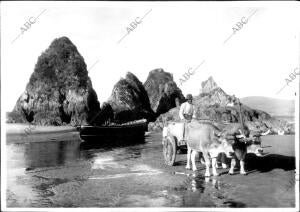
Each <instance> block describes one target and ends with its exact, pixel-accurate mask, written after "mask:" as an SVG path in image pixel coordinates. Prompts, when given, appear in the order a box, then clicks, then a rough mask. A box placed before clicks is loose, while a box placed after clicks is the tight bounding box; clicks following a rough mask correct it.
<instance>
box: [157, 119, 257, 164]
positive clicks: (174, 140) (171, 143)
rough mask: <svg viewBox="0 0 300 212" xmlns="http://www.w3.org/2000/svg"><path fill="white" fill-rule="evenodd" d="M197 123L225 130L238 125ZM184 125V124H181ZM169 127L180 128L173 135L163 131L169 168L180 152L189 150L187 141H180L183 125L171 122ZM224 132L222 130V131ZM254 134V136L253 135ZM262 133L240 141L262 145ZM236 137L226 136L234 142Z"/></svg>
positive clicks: (166, 129)
mask: <svg viewBox="0 0 300 212" xmlns="http://www.w3.org/2000/svg"><path fill="white" fill-rule="evenodd" d="M197 121H200V122H202V123H210V124H212V125H214V126H216V127H217V128H219V129H220V130H221V129H224V128H228V127H229V128H231V127H233V125H232V124H236V123H230V122H217V121H214V120H207V119H201V120H200V119H198V120H197ZM181 124H183V123H181ZM169 125H174V126H175V127H176V125H177V126H178V130H174V131H173V133H169V132H168V128H167V127H164V129H163V139H162V145H163V156H164V160H165V164H166V165H168V166H173V165H174V163H175V161H176V155H177V153H178V152H180V151H181V150H182V149H187V141H186V140H179V139H178V138H179V137H182V136H181V135H180V134H181V133H182V130H181V129H182V125H180V124H179V122H169V123H168V126H169ZM221 131H222V130H221ZM252 133H253V134H252ZM261 135H262V134H261V133H258V132H251V136H250V135H249V136H250V137H247V138H241V139H240V141H242V142H244V143H245V144H246V143H248V144H256V145H259V146H260V144H261V138H260V137H261ZM234 138H235V137H234V135H231V134H228V135H226V139H227V140H234Z"/></svg>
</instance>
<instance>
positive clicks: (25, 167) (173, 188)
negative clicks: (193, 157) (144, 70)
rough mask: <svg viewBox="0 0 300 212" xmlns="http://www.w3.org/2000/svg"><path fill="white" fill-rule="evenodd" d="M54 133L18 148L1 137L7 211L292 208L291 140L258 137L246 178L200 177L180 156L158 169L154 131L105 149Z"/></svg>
mask: <svg viewBox="0 0 300 212" xmlns="http://www.w3.org/2000/svg"><path fill="white" fill-rule="evenodd" d="M54 134H55V136H58V137H57V139H58V140H55V141H54V140H53V141H49V140H48V141H46V140H47V139H46V138H42V137H35V138H33V140H34V141H39V139H44V140H45V142H25V143H24V142H23V143H22V142H21V143H15V141H16V139H15V138H14V137H10V136H12V135H10V136H8V142H7V155H8V161H7V165H8V172H7V180H8V181H7V185H8V188H7V205H8V207H294V206H295V186H294V182H295V181H294V176H295V174H294V169H295V152H294V138H295V137H294V136H265V137H263V146H264V147H265V148H264V151H265V152H268V153H269V154H267V155H265V156H264V157H261V158H257V157H254V156H251V155H249V156H248V157H247V164H246V169H247V171H248V172H249V173H248V175H246V176H242V175H240V174H239V173H238V170H236V174H235V175H233V176H230V175H228V174H227V173H228V169H219V170H218V171H219V173H221V176H219V177H210V178H205V177H204V169H205V167H204V166H203V165H201V164H200V163H199V162H198V163H197V167H198V169H199V170H198V171H196V172H193V171H190V170H185V163H186V155H185V154H179V155H178V157H177V159H176V164H175V166H172V167H169V166H166V165H164V160H163V155H162V145H161V133H151V134H149V135H148V136H146V139H145V141H144V143H141V144H136V145H132V146H127V147H111V148H101V146H99V145H95V144H93V145H91V144H87V143H81V141H80V139H79V137H78V132H69V133H66V134H72V136H74V138H72V136H70V135H68V136H70V137H71V139H64V140H59V137H61V138H62V137H64V136H62V135H56V134H60V133H54ZM62 134H65V132H63V133H62ZM32 136H33V137H34V136H38V135H37V134H36V135H32ZM53 136H54V135H53ZM76 136H77V137H76ZM46 137H47V136H46ZM64 138H65V137H64ZM10 139H12V140H14V142H12V141H10Z"/></svg>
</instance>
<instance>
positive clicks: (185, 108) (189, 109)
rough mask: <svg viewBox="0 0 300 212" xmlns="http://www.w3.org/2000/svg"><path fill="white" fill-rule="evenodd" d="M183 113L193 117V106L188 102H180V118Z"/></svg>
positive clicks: (194, 115)
mask: <svg viewBox="0 0 300 212" xmlns="http://www.w3.org/2000/svg"><path fill="white" fill-rule="evenodd" d="M183 114H188V115H193V118H196V113H195V106H194V105H192V104H190V103H188V102H185V103H182V104H181V106H180V110H179V117H180V119H181V120H183V119H184V116H183Z"/></svg>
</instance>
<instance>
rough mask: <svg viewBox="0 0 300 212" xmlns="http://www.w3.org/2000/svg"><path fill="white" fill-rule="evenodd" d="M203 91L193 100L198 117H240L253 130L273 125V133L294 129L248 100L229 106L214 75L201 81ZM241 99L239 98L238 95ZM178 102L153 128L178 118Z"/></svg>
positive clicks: (230, 119) (227, 120)
mask: <svg viewBox="0 0 300 212" xmlns="http://www.w3.org/2000/svg"><path fill="white" fill-rule="evenodd" d="M201 87H202V88H201V93H200V94H199V95H198V96H194V100H193V104H194V106H195V108H196V118H197V119H202V120H203V119H204V120H211V121H214V122H218V123H221V122H222V123H228V124H231V125H232V124H234V123H240V122H241V119H243V121H244V122H245V124H246V125H247V126H248V128H249V129H250V130H251V131H260V132H265V131H267V130H268V129H270V131H271V133H277V132H278V130H283V131H285V132H286V133H294V132H295V129H294V125H293V124H289V123H288V122H287V121H285V120H280V119H277V118H275V117H272V116H271V115H270V114H268V113H267V112H265V111H262V110H258V109H252V108H251V107H248V106H247V105H245V104H243V103H242V104H241V114H242V117H241V116H240V107H239V106H238V104H235V105H234V106H227V105H226V104H227V102H228V99H229V97H231V98H233V96H231V95H228V94H227V93H226V92H225V91H224V90H223V89H222V88H220V87H219V86H218V85H217V83H216V82H215V81H214V80H213V78H212V77H209V78H208V79H207V80H206V81H204V82H202V83H201ZM237 100H238V99H237ZM179 108H180V107H179V106H177V107H176V108H173V109H171V110H170V111H168V112H167V113H164V114H161V115H160V116H159V117H158V118H157V120H156V121H155V122H153V123H150V124H149V129H150V130H155V131H156V130H161V129H162V127H163V125H164V123H165V122H166V121H179Z"/></svg>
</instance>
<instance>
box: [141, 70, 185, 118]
mask: <svg viewBox="0 0 300 212" xmlns="http://www.w3.org/2000/svg"><path fill="white" fill-rule="evenodd" d="M144 86H145V89H146V91H147V94H148V96H149V99H150V104H151V108H152V109H153V111H154V112H155V113H156V115H157V116H159V115H160V114H162V113H165V112H167V111H169V110H170V109H172V108H174V107H176V105H177V106H178V105H180V104H181V103H182V102H183V101H184V96H183V95H182V92H181V90H180V89H179V88H178V87H177V85H176V83H175V82H174V80H173V75H172V74H170V73H168V72H165V71H164V70H163V69H155V70H153V71H150V73H149V75H148V77H147V80H146V82H145V83H144Z"/></svg>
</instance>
